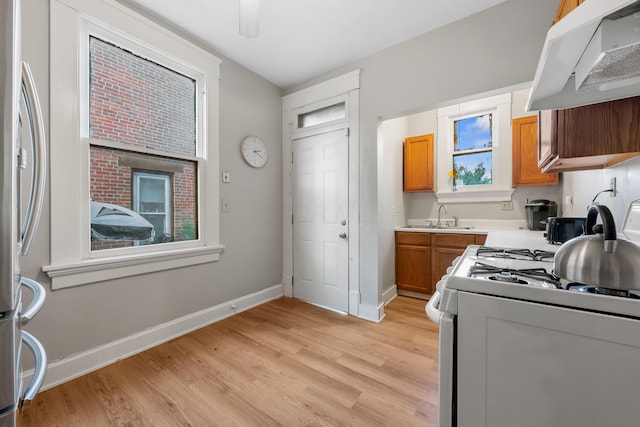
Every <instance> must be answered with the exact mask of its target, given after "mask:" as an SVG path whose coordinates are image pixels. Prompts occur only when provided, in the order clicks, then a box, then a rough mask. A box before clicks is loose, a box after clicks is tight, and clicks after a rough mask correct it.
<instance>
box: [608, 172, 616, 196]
mask: <svg viewBox="0 0 640 427" xmlns="http://www.w3.org/2000/svg"><path fill="white" fill-rule="evenodd" d="M609 189H610V190H612V191H611V192H609V196H611V197H616V195H617V194H618V188H617V187H616V177H615V176H614V177H612V178H611V180H610V181H609Z"/></svg>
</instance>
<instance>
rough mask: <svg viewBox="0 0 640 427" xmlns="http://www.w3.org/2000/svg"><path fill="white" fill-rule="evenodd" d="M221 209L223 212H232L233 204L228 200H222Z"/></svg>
mask: <svg viewBox="0 0 640 427" xmlns="http://www.w3.org/2000/svg"><path fill="white" fill-rule="evenodd" d="M220 209H221V210H222V212H231V202H229V200H227V199H221V200H220Z"/></svg>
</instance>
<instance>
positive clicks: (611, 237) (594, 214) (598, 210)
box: [584, 205, 618, 253]
mask: <svg viewBox="0 0 640 427" xmlns="http://www.w3.org/2000/svg"><path fill="white" fill-rule="evenodd" d="M598 214H600V218H602V227H603V231H604V250H605V252H609V253H613V252H615V250H616V246H617V243H618V240H617V232H616V223H615V221H614V219H613V215H611V211H610V210H609V208H608V207H606V206H602V205H593V206H591V207H590V208H589V212H588V213H587V224H586V225H585V230H584V232H585V234H596V233H595V231H594V230H593V227H594V226H595V225H596V219H597V218H598Z"/></svg>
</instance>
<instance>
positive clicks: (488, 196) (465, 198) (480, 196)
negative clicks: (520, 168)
mask: <svg viewBox="0 0 640 427" xmlns="http://www.w3.org/2000/svg"><path fill="white" fill-rule="evenodd" d="M514 191H515V189H514V188H507V189H504V190H473V189H464V190H463V189H458V190H457V191H438V192H437V193H435V194H436V198H437V199H438V203H440V204H442V203H478V202H507V201H509V200H511V195H512V194H513V192H514Z"/></svg>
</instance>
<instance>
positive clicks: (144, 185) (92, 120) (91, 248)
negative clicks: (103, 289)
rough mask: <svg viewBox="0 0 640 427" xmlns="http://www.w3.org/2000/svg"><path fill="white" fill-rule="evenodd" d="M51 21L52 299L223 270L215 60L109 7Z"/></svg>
mask: <svg viewBox="0 0 640 427" xmlns="http://www.w3.org/2000/svg"><path fill="white" fill-rule="evenodd" d="M50 16H51V29H52V31H51V80H52V87H51V98H52V100H56V104H55V105H56V108H52V112H51V169H52V173H51V194H52V209H51V211H52V214H51V215H52V218H51V220H52V236H51V239H52V263H51V265H50V266H47V267H45V268H44V270H45V271H46V272H47V273H48V274H49V276H50V277H51V278H52V284H53V288H54V289H56V288H61V287H68V286H74V285H79V284H84V283H91V282H95V281H102V280H106V279H109V278H115V277H124V276H128V275H134V274H141V273H145V272H151V271H158V270H162V269H165V268H171V267H175V266H186V265H193V264H199V263H204V262H211V261H216V260H217V259H219V254H220V252H221V251H222V246H221V245H220V244H219V242H218V240H219V225H218V210H217V201H218V180H217V176H218V160H217V154H218V130H217V129H218V110H217V108H218V107H217V104H218V79H219V66H220V60H219V59H217V58H215V57H214V56H212V55H211V54H209V53H207V52H205V51H203V50H201V49H200V48H198V47H196V46H194V45H192V44H191V43H189V42H188V41H186V40H183V39H180V38H179V37H177V36H176V35H175V34H172V33H170V32H169V31H168V30H166V29H164V28H162V27H160V26H158V25H156V24H154V23H152V22H151V21H148V20H146V19H145V18H143V17H141V16H139V15H137V14H135V13H134V12H132V11H130V10H129V9H127V8H126V7H124V6H122V5H121V4H119V3H117V2H115V1H112V0H106V1H105V0H85V1H80V0H54V1H52V3H51V13H50ZM69 165H74V167H69ZM96 205H98V207H106V208H105V209H99V208H96ZM76 206H77V207H78V209H73V208H71V209H70V207H76ZM96 212H102V213H103V214H104V213H105V212H106V213H108V214H109V215H106V214H104V215H101V216H100V218H97V219H96V218H95V217H94V215H96ZM125 215H129V216H130V217H131V218H133V219H129V218H125ZM109 216H113V221H114V222H113V223H114V224H115V225H114V226H113V227H112V228H111V233H106V232H104V230H106V229H107V227H106V226H105V222H107V226H109V224H108V221H109V220H110V218H108V217H109ZM94 221H95V222H100V227H101V228H100V230H101V231H102V233H94V230H93V229H92V226H93V224H94ZM141 223H142V224H143V226H145V227H149V228H150V229H152V230H153V232H152V233H148V234H146V235H144V237H140V236H141V235H142V234H139V233H138V234H136V233H128V230H129V229H128V228H127V227H130V228H131V229H133V228H134V227H136V226H139V225H140V224H141ZM123 224H124V225H123ZM118 227H120V228H118ZM151 235H153V237H149V236H151ZM129 258H131V259H135V260H136V262H135V263H132V262H131V263H130V262H128V261H127V259H129Z"/></svg>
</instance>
